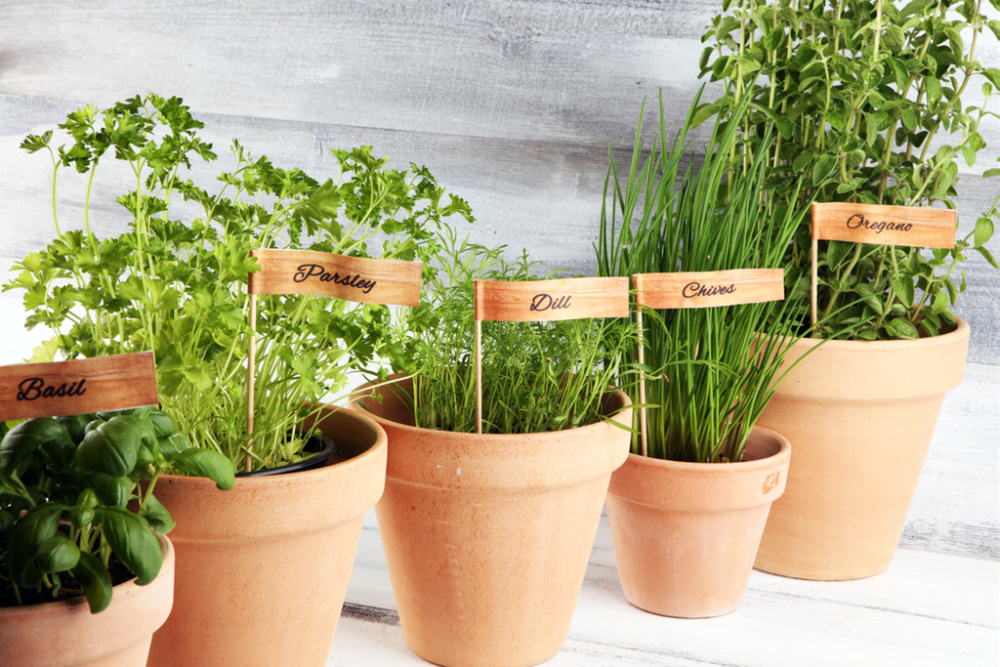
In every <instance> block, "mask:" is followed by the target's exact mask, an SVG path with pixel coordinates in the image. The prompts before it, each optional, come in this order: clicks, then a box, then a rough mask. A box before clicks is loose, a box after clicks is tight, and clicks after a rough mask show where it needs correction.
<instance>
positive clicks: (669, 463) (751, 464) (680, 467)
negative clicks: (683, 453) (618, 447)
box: [627, 426, 792, 475]
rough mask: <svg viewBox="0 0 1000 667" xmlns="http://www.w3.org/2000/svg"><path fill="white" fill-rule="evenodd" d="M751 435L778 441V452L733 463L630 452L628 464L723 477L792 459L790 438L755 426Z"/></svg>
mask: <svg viewBox="0 0 1000 667" xmlns="http://www.w3.org/2000/svg"><path fill="white" fill-rule="evenodd" d="M751 433H757V434H758V435H761V436H764V437H767V438H769V439H772V440H777V442H778V446H779V448H778V451H777V452H775V453H774V454H771V455H770V456H766V457H764V458H762V459H754V460H752V461H731V462H728V463H700V462H696V461H674V460H672V459H658V458H654V457H651V456H643V455H642V454H636V453H634V452H629V455H628V462H627V463H628V464H629V465H633V466H642V467H645V468H663V469H670V470H674V471H676V472H685V473H692V474H720V475H723V474H728V473H734V472H752V471H755V470H762V469H766V468H773V467H774V466H775V465H783V464H784V462H785V461H786V460H788V459H790V458H791V455H792V445H791V443H789V442H788V438H786V437H785V436H783V435H781V434H780V433H778V432H776V431H772V430H771V429H769V428H766V427H764V426H754V427H753V429H752V430H751Z"/></svg>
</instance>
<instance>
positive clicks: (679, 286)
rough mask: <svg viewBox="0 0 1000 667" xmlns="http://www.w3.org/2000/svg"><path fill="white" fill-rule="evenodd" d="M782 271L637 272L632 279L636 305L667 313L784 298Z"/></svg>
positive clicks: (783, 273)
mask: <svg viewBox="0 0 1000 667" xmlns="http://www.w3.org/2000/svg"><path fill="white" fill-rule="evenodd" d="M784 280H785V272H784V271H783V270H782V269H732V270H728V271H697V272H676V273H640V274H637V275H635V276H633V277H632V281H633V284H634V286H635V289H636V295H635V300H636V303H638V304H639V305H640V306H646V307H648V308H654V309H657V310H661V309H662V310H667V309H674V308H712V307H714V306H732V305H735V304H741V303H760V302H762V301H781V300H783V299H784V298H785V286H784Z"/></svg>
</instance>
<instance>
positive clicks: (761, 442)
mask: <svg viewBox="0 0 1000 667" xmlns="http://www.w3.org/2000/svg"><path fill="white" fill-rule="evenodd" d="M790 455H791V447H790V446H789V444H788V441H787V440H786V439H785V438H784V437H782V436H781V435H778V434H777V433H774V432H773V431H769V430H767V429H763V428H759V427H758V428H754V429H753V431H752V432H751V434H750V440H749V442H748V443H747V448H746V454H745V460H744V461H741V462H738V463H690V462H682V461H664V460H662V459H655V458H650V457H646V456H640V455H638V454H629V457H628V461H626V462H625V465H623V466H622V467H621V468H619V469H618V470H616V471H615V473H614V474H613V475H612V476H611V486H610V488H609V489H608V522H609V524H610V526H611V539H612V543H613V545H614V550H615V562H616V564H617V566H618V576H619V578H620V579H621V583H622V589H623V590H624V591H625V598H626V599H627V600H628V601H629V602H631V603H632V604H633V605H635V606H636V607H638V608H640V609H643V610H645V611H649V612H653V613H654V614H661V615H663V616H677V617H682V618H705V617H709V616H721V615H722V614H728V613H729V612H731V611H733V610H734V609H736V607H737V606H739V603H740V600H741V599H742V597H743V591H744V590H745V589H746V587H747V581H748V580H749V579H750V571H751V570H752V569H753V562H754V556H755V555H756V553H757V545H759V544H760V537H761V534H762V533H763V532H764V523H765V522H766V521H767V513H768V510H769V509H770V508H771V503H773V502H774V501H775V500H776V499H777V498H778V497H779V496H781V494H782V492H783V491H784V489H785V479H786V473H787V471H788V460H789V457H790Z"/></svg>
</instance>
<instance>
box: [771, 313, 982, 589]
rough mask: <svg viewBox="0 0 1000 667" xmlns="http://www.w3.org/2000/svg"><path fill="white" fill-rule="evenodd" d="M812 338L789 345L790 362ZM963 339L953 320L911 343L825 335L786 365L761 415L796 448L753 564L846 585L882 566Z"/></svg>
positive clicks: (962, 326) (964, 331) (960, 363)
mask: <svg viewBox="0 0 1000 667" xmlns="http://www.w3.org/2000/svg"><path fill="white" fill-rule="evenodd" d="M819 342H820V341H818V340H816V339H806V340H803V341H801V342H799V343H797V344H795V345H794V346H793V347H792V348H791V349H790V350H789V351H788V354H787V356H786V357H785V367H787V366H788V365H790V364H791V363H793V362H794V361H795V360H796V359H798V358H800V357H801V356H802V355H803V354H804V353H805V352H806V351H808V350H810V349H811V348H814V347H817V346H818V345H819ZM968 346H969V325H968V324H967V323H966V322H965V320H963V319H961V318H959V321H958V328H957V329H956V330H955V331H953V332H951V333H948V334H945V335H942V336H936V337H933V338H922V339H920V340H916V341H901V340H893V341H873V342H867V341H840V340H831V341H826V342H825V343H824V344H823V345H822V346H819V347H818V348H817V349H816V350H815V351H814V352H812V353H811V354H809V356H808V357H806V358H805V359H803V361H802V363H801V364H799V365H798V366H796V367H795V368H794V369H792V371H791V372H790V373H789V374H788V376H786V377H785V378H784V379H783V380H782V381H781V383H780V384H779V385H778V386H777V389H776V391H775V393H774V396H773V398H772V399H771V401H770V403H769V404H768V406H767V408H766V409H765V410H764V413H763V415H762V416H761V418H760V420H759V421H758V423H759V424H761V425H763V426H767V427H769V428H771V429H774V430H776V431H779V432H781V433H782V434H784V435H785V436H786V437H787V438H788V440H789V441H790V442H791V443H792V449H793V451H794V452H795V453H794V455H793V456H792V463H791V467H790V468H789V471H788V488H787V489H786V491H785V495H784V496H783V497H782V498H781V500H779V501H778V502H776V503H775V504H774V507H773V508H772V509H771V517H770V518H769V519H768V522H767V528H766V529H765V531H764V538H763V540H762V541H761V546H760V552H759V553H758V555H757V562H756V567H757V568H758V569H760V570H764V571H766V572H772V573H774V574H781V575H785V576H789V577H798V578H801V579H817V580H844V579H858V578H861V577H867V576H871V575H874V574H878V573H879V572H882V571H883V570H885V569H886V568H887V567H889V563H890V562H891V561H892V557H893V554H894V553H895V551H896V545H897V544H898V542H899V537H900V535H901V534H902V532H903V527H904V525H905V523H906V515H907V512H908V511H909V507H910V502H911V501H912V499H913V494H914V492H915V491H916V488H917V481H918V480H919V479H920V471H921V469H922V468H923V464H924V459H925V458H926V456H927V450H928V448H929V447H930V443H931V437H932V436H933V434H934V426H935V424H936V422H937V417H938V412H939V411H940V409H941V402H942V400H943V399H944V395H945V392H947V391H949V390H951V389H954V388H955V387H957V386H958V385H959V384H960V383H961V382H962V378H963V377H964V375H965V358H966V353H967V351H968ZM782 372H783V370H782Z"/></svg>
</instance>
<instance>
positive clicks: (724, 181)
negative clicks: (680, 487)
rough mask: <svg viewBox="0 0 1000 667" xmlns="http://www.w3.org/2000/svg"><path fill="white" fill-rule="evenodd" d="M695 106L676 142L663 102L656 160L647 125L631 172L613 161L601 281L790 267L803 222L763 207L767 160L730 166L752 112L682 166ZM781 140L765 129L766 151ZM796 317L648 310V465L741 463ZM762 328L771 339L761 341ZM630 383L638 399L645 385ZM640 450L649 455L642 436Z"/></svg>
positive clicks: (775, 308)
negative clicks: (646, 140) (790, 251)
mask: <svg viewBox="0 0 1000 667" xmlns="http://www.w3.org/2000/svg"><path fill="white" fill-rule="evenodd" d="M699 97H700V95H699ZM698 100H699V98H698V97H696V98H695V100H694V104H692V106H691V109H690V111H689V114H688V116H687V119H686V121H685V124H684V126H683V127H682V128H681V130H680V131H679V132H678V133H677V135H676V136H675V137H674V140H673V143H672V144H668V143H667V128H666V123H665V120H664V113H663V102H662V95H661V100H660V125H659V132H658V134H657V136H656V138H655V140H654V142H653V144H652V147H651V150H650V152H649V155H648V157H646V158H645V159H644V160H643V153H644V146H643V144H642V140H641V135H642V123H641V122H640V123H639V127H638V130H637V131H636V139H635V146H634V149H633V153H632V161H631V164H630V165H629V171H628V172H627V173H626V174H623V173H622V171H621V167H620V166H619V164H618V163H617V162H616V161H615V157H614V154H613V153H612V154H611V156H610V159H611V164H610V167H609V170H608V177H607V180H606V182H605V205H604V208H603V209H602V212H601V230H600V235H599V243H598V247H597V259H598V273H599V274H600V275H618V276H631V275H635V274H638V273H665V272H676V271H685V272H686V271H720V270H725V269H757V268H778V267H780V266H781V259H782V256H783V254H784V252H785V249H786V248H787V247H788V245H789V243H790V241H791V238H792V235H793V234H794V231H795V229H796V228H797V227H798V225H799V223H800V221H801V217H802V215H803V214H802V212H801V211H797V210H796V209H795V208H793V207H789V206H786V205H770V204H768V203H767V202H766V201H765V200H764V198H763V179H764V175H765V172H766V164H765V159H766V158H765V152H764V151H761V152H760V153H758V155H757V156H756V158H755V159H754V160H753V161H752V162H750V163H749V164H748V165H747V167H746V168H745V169H744V168H742V167H736V168H733V167H732V163H731V162H730V151H731V150H732V148H733V146H734V144H735V143H736V142H737V140H738V139H737V126H738V122H739V120H740V119H741V118H742V114H743V113H745V112H746V105H745V104H744V105H743V106H742V107H739V108H737V109H735V110H734V111H733V112H732V114H733V118H734V119H735V120H736V121H737V122H732V123H718V124H717V125H716V126H715V127H714V128H713V132H712V135H711V138H710V139H709V143H708V145H707V147H706V149H705V160H704V162H703V163H702V164H701V165H700V166H697V167H696V166H695V165H694V163H693V161H692V162H689V163H688V165H687V166H686V167H685V166H684V165H683V157H684V152H685V150H686V149H687V148H688V146H687V144H686V142H687V132H688V130H689V129H690V128H691V126H692V125H693V124H694V122H695V115H696V109H697V104H698ZM640 118H641V116H640ZM773 141H774V138H773V133H772V132H770V131H768V132H767V133H766V134H765V137H764V139H763V140H762V142H761V143H762V146H763V147H765V148H766V147H768V146H769V145H770V143H771V142H773ZM787 315H788V311H787V306H786V305H785V304H784V303H782V302H771V303H759V304H745V305H736V306H720V307H715V308H688V309H674V310H649V309H646V310H644V311H643V349H644V351H645V355H644V357H645V359H644V361H645V365H646V367H645V368H644V371H645V372H646V373H647V374H648V378H647V380H646V389H647V393H646V403H647V404H648V406H649V408H648V422H647V438H648V448H649V449H648V455H649V456H652V457H656V458H662V459H670V460H679V461H697V462H703V463H712V462H724V461H739V460H741V459H742V457H743V452H744V448H745V446H746V442H747V440H748V438H749V436H750V430H751V428H752V427H753V425H754V424H755V423H756V421H757V418H758V417H759V416H760V413H761V411H762V410H763V409H764V406H765V405H766V403H767V400H768V399H769V398H770V395H771V393H772V388H771V387H772V383H773V381H774V379H775V374H776V373H777V370H778V366H779V365H780V362H781V360H782V359H783V357H784V353H785V350H786V349H787V347H788V345H789V344H790V343H791V341H792V338H791V331H792V328H793V327H794V324H795V323H794V322H793V321H791V320H790V319H789V318H788V317H787ZM769 322H770V323H771V324H770V327H768V323H769ZM765 330H767V331H770V332H771V334H772V335H770V336H767V337H758V335H757V334H758V333H759V332H763V331H765ZM623 386H625V387H627V388H628V393H629V395H630V396H631V397H632V399H633V401H636V399H637V397H638V384H637V381H636V379H633V380H631V381H626V382H624V383H623ZM633 451H635V452H636V453H639V452H640V446H639V441H638V438H634V439H633Z"/></svg>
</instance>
